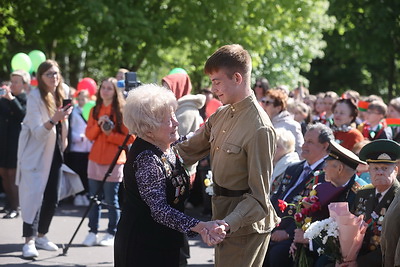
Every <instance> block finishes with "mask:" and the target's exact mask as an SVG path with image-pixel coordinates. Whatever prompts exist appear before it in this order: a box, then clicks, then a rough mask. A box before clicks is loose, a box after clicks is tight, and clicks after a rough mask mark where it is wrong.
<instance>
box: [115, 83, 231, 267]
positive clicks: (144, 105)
mask: <svg viewBox="0 0 400 267" xmlns="http://www.w3.org/2000/svg"><path fill="white" fill-rule="evenodd" d="M176 107H177V101H176V98H175V96H174V94H173V92H171V91H170V90H168V89H166V88H163V87H160V86H157V85H154V84H147V85H142V86H140V87H138V88H137V89H135V90H133V91H131V92H130V94H129V96H128V98H127V100H126V106H125V107H124V116H123V118H124V123H125V125H126V126H127V127H128V129H129V131H130V132H131V133H134V134H136V135H137V138H136V140H135V142H134V143H133V145H132V147H131V149H130V151H129V154H128V159H127V162H126V164H125V167H124V185H125V189H126V203H125V207H124V210H123V211H122V215H121V219H120V222H119V225H118V230H117V234H116V238H115V244H114V248H115V250H114V255H115V266H179V249H180V247H181V246H182V245H183V234H184V233H186V234H189V235H190V234H194V232H197V233H202V237H203V240H205V241H206V242H207V243H208V244H209V245H211V244H216V243H218V242H220V241H222V239H223V238H224V236H225V232H224V231H223V227H222V226H221V227H219V225H218V223H221V222H220V221H217V222H218V223H217V222H201V221H199V220H197V219H194V218H191V217H189V216H187V215H185V214H184V213H183V209H184V201H185V199H186V198H187V196H188V193H189V176H188V174H187V172H186V170H185V168H184V167H183V166H182V164H181V161H180V158H179V156H178V155H177V153H176V152H175V151H174V149H173V147H172V146H171V145H172V144H174V143H176V142H177V140H178V132H177V130H178V122H177V119H176V117H175V113H174V112H175V110H176ZM218 230H219V231H218ZM217 232H218V233H217ZM205 233H209V235H207V234H205Z"/></svg>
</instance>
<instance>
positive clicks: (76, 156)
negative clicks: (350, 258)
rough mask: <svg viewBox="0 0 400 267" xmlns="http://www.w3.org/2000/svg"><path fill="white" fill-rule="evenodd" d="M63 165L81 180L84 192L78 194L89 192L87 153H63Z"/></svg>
mask: <svg viewBox="0 0 400 267" xmlns="http://www.w3.org/2000/svg"><path fill="white" fill-rule="evenodd" d="M64 160H65V164H66V165H67V166H68V167H70V168H71V169H72V170H73V171H74V172H76V173H77V174H78V175H79V177H80V178H81V181H82V184H83V187H84V188H85V189H84V191H82V192H80V193H79V194H84V193H88V192H89V186H88V176H87V168H88V161H89V153H86V152H67V153H64Z"/></svg>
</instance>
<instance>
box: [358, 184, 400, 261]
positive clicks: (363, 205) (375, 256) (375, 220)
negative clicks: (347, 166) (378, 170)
mask: <svg viewBox="0 0 400 267" xmlns="http://www.w3.org/2000/svg"><path fill="white" fill-rule="evenodd" d="M399 188H400V184H399V182H398V181H397V180H395V182H394V184H393V185H392V187H390V189H389V190H388V191H387V192H386V194H385V195H384V196H383V198H382V199H381V201H380V202H379V203H378V204H377V205H376V206H375V208H374V202H375V199H376V198H375V188H374V187H373V186H372V185H367V186H364V187H363V189H361V190H360V191H358V193H357V195H356V199H355V201H354V204H353V207H352V209H351V210H352V213H354V214H355V215H357V216H358V215H364V221H365V222H366V223H367V224H368V228H367V231H366V233H365V236H364V241H363V245H362V247H361V250H360V253H359V254H358V258H357V263H358V265H359V266H371V267H372V266H382V253H381V249H380V245H381V233H382V225H383V221H384V218H385V216H386V213H387V210H388V208H389V206H390V204H391V203H392V201H393V198H394V196H395V194H396V192H397V191H398V190H399Z"/></svg>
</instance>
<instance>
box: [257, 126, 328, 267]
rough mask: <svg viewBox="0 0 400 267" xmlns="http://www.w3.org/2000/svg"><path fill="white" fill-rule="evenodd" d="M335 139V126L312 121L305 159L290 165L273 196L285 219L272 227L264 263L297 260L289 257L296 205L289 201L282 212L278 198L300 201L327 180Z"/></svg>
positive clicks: (268, 264) (308, 132) (307, 136)
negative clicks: (327, 162)
mask: <svg viewBox="0 0 400 267" xmlns="http://www.w3.org/2000/svg"><path fill="white" fill-rule="evenodd" d="M333 139H334V137H333V133H332V130H331V129H330V128H329V127H327V126H326V125H324V124H321V123H316V124H312V125H309V128H308V129H307V132H306V134H305V135H304V144H303V146H302V152H301V156H302V158H304V159H305V160H303V161H301V162H298V163H294V164H292V165H289V167H288V168H287V169H286V171H285V174H284V177H283V180H282V183H281V185H280V187H279V189H278V191H277V193H276V194H274V195H273V196H272V197H271V202H272V204H273V206H274V208H275V211H276V213H277V214H278V216H279V217H280V218H281V219H282V221H281V223H280V224H279V226H277V227H275V229H274V230H273V231H272V234H271V241H270V244H269V246H268V251H267V256H266V258H265V260H264V265H263V266H291V265H292V264H293V262H292V259H291V258H290V257H289V248H290V245H291V243H292V241H293V236H294V229H295V228H296V224H295V221H294V218H293V216H294V213H295V212H296V209H295V207H293V206H292V205H289V206H288V207H287V209H285V210H284V211H283V212H282V211H281V210H280V208H279V201H278V200H284V201H286V202H287V203H289V204H290V203H297V202H298V200H300V199H302V198H303V197H305V196H308V195H309V193H310V191H311V190H312V189H313V187H314V186H315V185H316V184H318V183H320V182H324V181H325V180H324V175H323V172H322V168H323V165H324V162H325V158H326V157H327V155H328V148H329V142H330V140H333Z"/></svg>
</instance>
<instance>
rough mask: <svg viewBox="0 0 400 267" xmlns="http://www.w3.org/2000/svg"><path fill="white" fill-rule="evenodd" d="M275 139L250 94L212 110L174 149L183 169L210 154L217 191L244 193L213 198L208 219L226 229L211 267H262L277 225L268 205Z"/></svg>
mask: <svg viewBox="0 0 400 267" xmlns="http://www.w3.org/2000/svg"><path fill="white" fill-rule="evenodd" d="M275 140H276V136H275V131H274V129H273V126H272V124H271V121H270V119H269V117H268V115H267V114H266V113H265V111H264V110H263V109H262V108H261V106H260V105H259V104H258V103H257V100H256V99H255V96H254V94H252V95H250V96H249V97H247V98H245V99H244V100H242V101H240V102H238V103H235V104H233V105H225V106H223V107H222V108H220V109H219V110H217V112H216V113H214V114H213V115H212V116H211V117H210V118H209V119H208V121H207V122H206V123H205V125H204V127H202V128H201V129H200V130H198V131H197V132H196V133H195V134H194V136H192V137H191V138H190V139H189V140H187V141H185V142H183V143H181V144H179V145H178V146H177V148H178V152H179V154H180V156H181V157H182V158H183V160H184V162H185V163H186V164H193V163H194V162H196V161H198V160H200V159H202V158H204V157H205V156H207V155H208V154H209V155H210V159H211V169H212V172H213V180H214V183H216V184H217V185H218V186H220V187H223V188H225V189H227V190H231V191H238V190H243V191H246V192H247V193H244V194H242V195H240V196H236V197H228V196H223V195H214V196H213V197H212V211H213V219H223V220H225V221H226V222H227V223H228V224H229V225H230V233H229V234H228V235H227V238H226V239H225V240H224V241H223V242H222V243H220V244H219V245H217V246H216V259H215V263H216V265H215V266H223V267H226V266H243V267H248V266H261V265H262V262H263V260H264V256H265V253H266V247H267V245H268V240H269V233H270V232H271V230H272V229H273V228H274V227H275V225H276V224H277V222H278V217H277V215H276V213H275V211H274V208H273V207H272V205H271V202H270V200H269V180H270V177H271V174H272V159H273V155H274V153H275V148H276V147H275V146H276V144H275ZM243 251H245V252H246V254H243V253H242V252H243Z"/></svg>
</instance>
